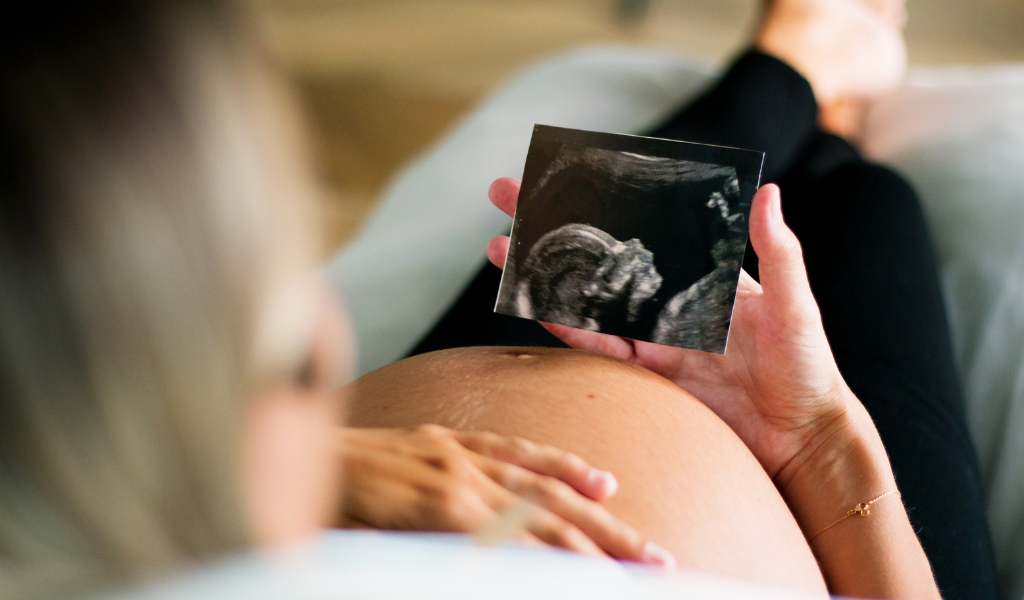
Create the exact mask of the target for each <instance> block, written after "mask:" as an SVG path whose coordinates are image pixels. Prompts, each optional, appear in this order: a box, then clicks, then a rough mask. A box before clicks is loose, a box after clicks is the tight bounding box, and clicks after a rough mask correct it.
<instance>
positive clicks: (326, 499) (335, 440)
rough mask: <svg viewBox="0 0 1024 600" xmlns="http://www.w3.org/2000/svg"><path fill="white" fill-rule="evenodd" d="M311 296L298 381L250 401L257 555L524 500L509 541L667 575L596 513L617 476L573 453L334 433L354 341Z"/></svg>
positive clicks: (330, 307)
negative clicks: (346, 531) (328, 536)
mask: <svg viewBox="0 0 1024 600" xmlns="http://www.w3.org/2000/svg"><path fill="white" fill-rule="evenodd" d="M320 298H321V302H320V303H319V304H318V308H317V314H316V323H315V326H314V331H315V332H316V333H315V337H314V341H313V344H312V348H311V351H310V358H309V361H308V363H309V364H308V365H307V367H306V368H304V369H303V371H304V373H303V374H302V376H299V377H296V378H295V379H294V380H292V381H286V382H277V383H274V384H272V385H269V386H266V387H265V388H264V389H262V390H261V391H260V392H259V393H257V394H255V395H254V396H253V398H252V399H251V400H250V402H249V414H248V416H247V419H246V423H245V435H244V451H243V460H244V473H243V485H244V495H245V499H246V503H247V509H248V513H249V515H250V522H251V523H252V529H253V531H254V534H255V537H256V540H257V542H258V543H259V544H260V545H263V546H279V545H284V544H290V543H294V542H297V541H300V540H302V539H304V538H307V537H308V536H310V535H312V534H313V533H315V532H316V531H318V530H319V529H322V528H325V527H336V526H346V527H373V528H378V529H401V530H416V531H454V532H464V533H471V532H474V531H477V530H478V529H480V528H481V527H483V526H485V525H487V524H488V523H490V522H491V521H493V520H494V519H495V518H496V517H497V515H498V514H499V512H500V511H501V510H502V509H503V508H505V507H507V506H509V505H510V504H512V503H513V502H514V501H515V500H516V499H517V498H518V497H519V496H524V497H528V498H531V499H533V500H534V501H535V502H536V504H537V507H536V509H535V510H534V513H533V515H532V518H531V519H530V521H529V522H528V523H526V524H524V525H523V526H522V527H519V528H517V529H516V531H514V532H513V535H514V537H517V538H519V539H521V540H523V541H525V542H528V543H534V544H542V543H543V544H549V545H552V546H557V547H562V548H566V549H569V550H574V551H577V552H581V553H583V554H589V555H592V556H599V557H604V558H607V557H609V556H610V557H614V558H618V559H623V560H630V561H638V562H645V563H649V564H653V565H661V566H673V565H675V559H674V558H673V556H672V555H671V553H669V552H667V551H666V550H664V549H663V548H661V547H660V546H658V545H656V544H653V543H651V542H649V541H648V540H647V539H646V538H645V537H644V536H642V535H641V534H640V533H639V532H638V531H637V530H636V529H635V528H634V527H631V526H629V525H627V524H626V523H625V522H623V521H622V520H621V519H619V518H616V517H614V516H613V515H612V514H611V513H610V512H609V511H608V510H607V509H606V508H605V507H604V506H602V505H601V504H600V502H601V501H602V500H605V499H607V498H609V497H611V496H612V495H614V494H615V493H616V490H617V489H618V482H617V480H616V479H615V477H614V476H613V475H612V474H611V473H609V472H607V471H602V470H600V469H595V468H594V467H592V466H591V465H590V464H589V463H588V462H586V461H584V460H583V459H581V458H580V457H578V456H576V455H574V454H571V453H568V452H565V451H563V450H559V449H556V448H554V447H551V446H546V445H543V444H537V443H532V442H527V441H526V440H522V439H517V438H514V437H509V436H500V435H495V434H469V433H459V432H455V431H451V430H448V429H445V428H442V427H429V426H428V427H421V428H417V429H416V430H414V431H402V430H396V429H376V430H367V429H353V428H346V427H343V426H342V424H343V420H344V419H343V409H344V405H345V403H346V400H347V397H348V395H349V391H348V390H342V391H341V393H339V392H338V390H337V382H338V381H343V380H345V379H348V378H349V375H350V372H351V367H350V365H351V357H352V345H351V342H350V341H349V340H350V339H351V336H350V335H349V334H348V324H347V322H346V319H345V317H344V315H343V314H342V313H341V312H340V311H339V310H338V304H337V302H336V301H334V300H333V299H332V298H330V296H329V295H328V294H327V293H326V292H325V291H324V292H323V293H321V294H320ZM339 506H341V507H342V508H341V510H340V511H339V509H338V507H339Z"/></svg>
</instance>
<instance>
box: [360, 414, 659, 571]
mask: <svg viewBox="0 0 1024 600" xmlns="http://www.w3.org/2000/svg"><path fill="white" fill-rule="evenodd" d="M340 435H341V436H342V456H343V461H344V476H345V485H344V488H343V489H344V494H345V498H344V501H343V514H342V517H341V525H342V526H343V527H372V528H375V529H391V530H412V531H454V532H462V533H474V532H479V531H480V530H481V529H482V528H485V527H487V526H488V525H489V524H492V523H494V522H495V520H496V519H500V518H501V517H500V515H501V513H502V511H503V510H506V509H508V508H509V507H511V506H513V505H514V503H516V501H517V499H518V498H525V499H528V500H530V501H531V502H533V503H535V506H532V507H529V509H528V510H527V512H528V513H529V514H528V515H527V518H526V519H524V521H525V523H513V524H512V526H513V528H514V531H511V532H509V533H510V534H511V535H512V537H515V538H517V539H520V540H524V541H528V542H534V543H536V542H542V543H545V544H549V545H551V546H558V547H562V548H566V549H569V550H575V551H577V552H581V553H583V554H589V555H592V556H611V557H613V558H617V559H622V560H629V561H636V562H645V563H649V564H656V565H662V566H672V565H674V564H675V559H674V558H673V557H672V555H671V554H670V553H669V552H668V551H667V550H664V549H662V548H661V547H659V546H657V545H655V544H653V543H650V542H646V541H645V540H644V539H643V538H642V537H641V536H640V533H639V532H637V531H636V529H634V528H632V527H630V526H629V525H626V524H625V523H623V522H622V521H620V520H619V519H617V518H615V517H614V516H613V515H612V514H611V513H609V512H608V510H607V509H605V508H604V507H603V506H601V505H600V504H599V501H601V500H604V499H606V498H608V497H610V496H611V495H613V494H614V493H615V491H616V489H617V487H618V484H617V482H616V480H615V477H614V476H613V475H612V474H611V473H608V472H607V471H601V470H599V469H596V468H594V467H592V466H591V465H589V464H588V463H587V462H586V461H584V460H583V459H582V458H580V457H578V456H576V455H574V454H571V453H569V452H565V451H563V450H559V449H557V448H552V447H550V446H545V445H543V444H535V443H533V442H528V441H526V440H523V439H519V438H513V437H507V436H501V435H497V434H493V433H475V432H459V431H453V430H451V429H447V428H445V427H441V426H440V425H422V426H420V427H417V428H416V429H413V430H402V429H357V428H345V429H343V430H342V431H341V434H340ZM513 520H515V519H513Z"/></svg>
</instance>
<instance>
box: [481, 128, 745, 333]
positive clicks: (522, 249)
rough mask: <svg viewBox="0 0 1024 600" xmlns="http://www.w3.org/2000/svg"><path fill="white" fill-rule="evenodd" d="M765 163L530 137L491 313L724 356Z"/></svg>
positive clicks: (607, 141) (576, 137)
mask: <svg viewBox="0 0 1024 600" xmlns="http://www.w3.org/2000/svg"><path fill="white" fill-rule="evenodd" d="M762 157H763V155H762V154H761V153H760V152H753V151H745V150H738V149H732V148H720V147H714V146H705V145H701V144H685V143H680V142H672V141H667V140H655V139H650V138H641V137H636V136H621V135H614V134H600V133H592V132H582V131H576V130H569V129H559V128H553V127H544V126H537V127H536V128H535V130H534V137H533V141H532V142H531V145H530V152H529V155H528V157H527V164H526V169H525V172H524V176H523V186H522V189H521V191H520V195H519V203H518V207H517V210H516V215H515V221H514V223H513V228H512V236H511V237H512V239H511V242H510V244H509V253H508V257H507V259H506V263H505V269H504V273H503V276H502V281H501V287H500V290H499V293H498V300H497V303H496V306H495V311H496V312H498V313H502V314H506V315H511V316H516V317H523V318H527V319H534V320H539V321H545V322H550V323H559V324H562V325H568V326H570V327H576V328H580V329H586V330H589V331H599V332H603V333H610V334H615V335H621V336H625V337H629V338H632V339H637V340H645V341H651V342H655V343H658V344H664V345H670V346H678V347H683V348H694V349H698V350H704V351H708V352H718V353H721V352H724V351H725V346H726V341H727V339H728V332H729V324H730V321H731V316H732V308H733V303H734V299H735V295H736V286H737V283H738V281H739V270H740V267H741V265H742V261H743V253H744V249H745V247H746V242H747V215H748V213H749V210H750V201H751V198H752V197H753V192H754V190H756V188H757V183H758V181H757V179H758V176H759V174H760V165H761V159H762Z"/></svg>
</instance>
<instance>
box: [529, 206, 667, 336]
mask: <svg viewBox="0 0 1024 600" xmlns="http://www.w3.org/2000/svg"><path fill="white" fill-rule="evenodd" d="M520 273H521V275H520V277H519V284H518V286H517V290H516V308H517V310H518V312H519V316H523V317H526V318H530V319H535V318H536V319H542V320H544V321H549V322H553V323H561V324H563V325H569V326H570V327H578V328H580V329H588V330H590V331H601V324H602V323H606V322H608V321H610V320H614V319H616V318H617V317H621V316H625V319H626V321H627V322H629V323H634V322H636V320H637V319H638V318H639V316H640V309H641V307H642V306H643V304H644V303H645V302H647V301H648V300H650V299H651V298H653V297H654V294H655V293H656V292H657V291H658V289H659V288H660V287H661V275H658V271H657V269H655V268H654V255H653V254H651V252H650V251H649V250H647V249H646V248H644V245H643V244H642V243H641V242H640V240H638V239H636V238H633V239H631V240H627V241H625V242H620V241H619V240H617V239H615V238H613V237H612V236H610V235H608V234H607V233H605V232H603V231H601V230H600V229H598V228H596V227H592V226H590V225H584V224H581V223H570V224H568V225H563V226H561V227H559V228H558V229H556V230H554V231H552V232H549V233H546V234H544V237H542V238H541V239H539V240H538V241H537V242H536V243H535V244H534V245H533V248H532V249H531V250H530V255H529V256H528V257H527V259H526V263H525V264H524V265H523V268H522V270H521V271H520Z"/></svg>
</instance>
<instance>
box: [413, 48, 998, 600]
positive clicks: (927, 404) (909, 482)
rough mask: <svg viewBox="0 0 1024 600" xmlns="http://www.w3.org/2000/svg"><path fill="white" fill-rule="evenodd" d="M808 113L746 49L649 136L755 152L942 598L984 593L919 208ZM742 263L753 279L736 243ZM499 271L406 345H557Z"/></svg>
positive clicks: (774, 71)
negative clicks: (505, 308)
mask: <svg viewBox="0 0 1024 600" xmlns="http://www.w3.org/2000/svg"><path fill="white" fill-rule="evenodd" d="M816 117H817V105H816V103H815V100H814V96H813V94H812V92H811V88H810V86H809V85H808V83H807V82H806V81H805V80H804V79H803V78H802V77H801V76H800V75H799V74H797V73H796V72H795V71H793V69H791V68H790V67H789V66H787V65H786V64H784V63H782V62H780V61H778V60H776V59H774V58H771V57H769V56H766V55H763V54H759V53H755V52H752V53H748V54H746V55H745V56H743V57H742V58H740V59H739V60H738V61H737V62H736V63H735V64H734V65H733V66H732V67H731V69H730V70H729V71H728V73H727V74H726V75H725V77H724V78H722V80H721V81H719V82H718V83H717V84H716V85H715V87H714V88H712V89H711V90H710V91H708V92H707V93H706V94H705V95H704V96H702V97H701V98H699V99H697V100H696V101H695V102H694V103H693V104H691V105H690V106H687V107H686V108H684V109H683V110H682V111H681V112H680V113H678V114H677V115H676V116H675V117H673V118H672V119H671V120H669V122H668V123H666V124H665V125H664V126H662V127H660V128H658V129H657V130H656V131H653V132H651V134H650V135H652V136H654V137H662V138H670V139H680V140H687V141H695V142H706V143H713V144H719V145H727V146H737V147H741V148H751V149H756V150H763V151H765V152H767V156H766V160H765V168H764V177H763V181H764V182H776V183H778V184H779V185H780V187H781V188H782V198H783V205H782V208H783V215H784V217H785V219H786V222H787V223H788V224H789V226H790V227H791V228H792V229H793V231H794V232H795V233H796V235H797V237H798V238H799V239H800V242H801V244H802V245H803V250H804V257H805V261H806V264H807V274H808V277H809V279H810V283H811V289H812V291H813V292H814V297H815V299H816V300H817V301H818V305H819V307H820V309H821V315H822V320H823V322H824V327H825V333H826V335H827V336H828V340H829V343H830V344H831V346H832V349H833V352H834V353H835V358H836V362H837V363H838V364H839V368H840V370H841V371H842V374H843V377H845V378H846V381H847V383H848V384H849V385H850V387H851V388H852V389H853V391H854V393H856V394H857V397H858V398H860V400H861V402H863V403H864V405H865V407H867V409H868V411H869V412H870V414H871V417H872V418H873V419H874V421H875V424H876V425H877V426H878V430H879V433H880V434H881V436H882V440H883V442H884V443H885V447H886V450H887V451H888V453H889V458H890V459H891V461H892V466H893V470H894V471H895V473H896V480H897V483H898V485H899V488H900V491H901V492H902V494H903V502H904V504H905V505H906V507H907V510H908V512H909V515H910V521H911V523H913V525H914V529H915V530H916V531H917V532H918V536H919V537H920V539H921V544H922V545H923V546H924V550H925V552H926V553H927V555H928V558H929V560H930V561H931V564H932V568H933V569H934V571H935V576H936V578H937V580H938V584H939V588H940V589H941V590H942V593H943V596H944V597H945V598H973V599H980V598H995V596H996V580H995V563H994V560H993V557H992V548H991V541H990V538H989V532H988V528H987V525H986V521H985V511H984V503H983V498H982V491H981V484H980V478H979V474H978V466H977V462H976V460H975V455H974V450H973V448H972V446H971V442H970V439H969V438H968V434H967V425H966V422H965V419H964V409H963V401H962V398H961V394H960V389H959V386H958V382H957V376H956V366H955V364H954V361H953V353H952V347H951V342H950V337H949V331H948V325H947V321H946V312H945V307H944V304H943V300H942V293H941V290H940V287H939V277H938V270H937V266H936V260H935V256H934V253H933V250H932V246H931V241H930V239H929V236H928V230H927V226H926V223H925V219H924V215H923V214H922V211H921V206H920V203H919V202H918V199H917V197H916V196H915V194H914V191H913V190H912V189H911V188H910V186H909V185H908V184H907V183H906V182H905V181H904V180H903V179H901V178H900V176H899V175H897V174H896V173H894V172H892V171H890V170H888V169H886V168H884V167H881V166H878V165H873V164H869V163H867V162H865V161H864V160H863V159H861V158H860V157H859V156H858V154H857V152H856V151H855V150H854V149H853V148H852V147H851V146H850V145H849V144H847V143H846V142H845V141H843V140H842V139H840V138H837V137H834V136H830V135H827V134H824V133H822V132H821V131H820V130H818V128H817V125H816ZM743 267H744V268H745V269H746V270H747V271H748V272H750V274H751V275H753V276H754V277H755V278H756V277H757V257H756V256H755V255H754V253H753V251H752V250H751V248H750V247H749V246H748V248H747V255H746V257H745V259H744V263H743ZM500 275H501V273H500V271H499V270H498V269H497V268H495V267H492V266H490V265H486V266H484V268H483V269H482V270H481V271H480V273H479V274H478V275H477V277H476V279H475V280H474V281H473V283H472V284H471V285H470V286H469V288H467V289H466V291H465V292H464V293H463V295H462V296H461V297H460V298H459V300H458V301H457V302H456V304H455V305H454V306H453V307H452V308H451V310H450V311H449V312H448V314H447V315H446V316H445V317H444V318H443V319H442V321H441V322H440V323H438V325H437V326H436V328H435V329H434V330H433V331H432V332H431V333H430V334H429V335H428V336H427V337H426V338H425V339H424V340H423V341H422V342H421V344H420V345H419V346H418V347H417V348H416V349H415V350H414V352H413V353H414V354H417V353H420V352H427V351H431V350H438V349H442V348H450V347H458V346H471V345H527V346H531V345H534V346H564V345H563V344H562V343H561V342H560V341H559V340H557V339H556V338H554V337H553V336H551V335H550V334H548V333H547V331H545V330H544V329H543V328H542V327H540V326H539V325H538V324H536V323H534V322H532V321H526V320H522V319H516V318H513V317H507V316H504V315H497V314H494V313H493V312H491V308H492V307H493V305H494V298H495V295H496V293H497V289H498V282H499V278H500ZM836 508H837V510H839V509H840V508H842V507H836Z"/></svg>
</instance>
